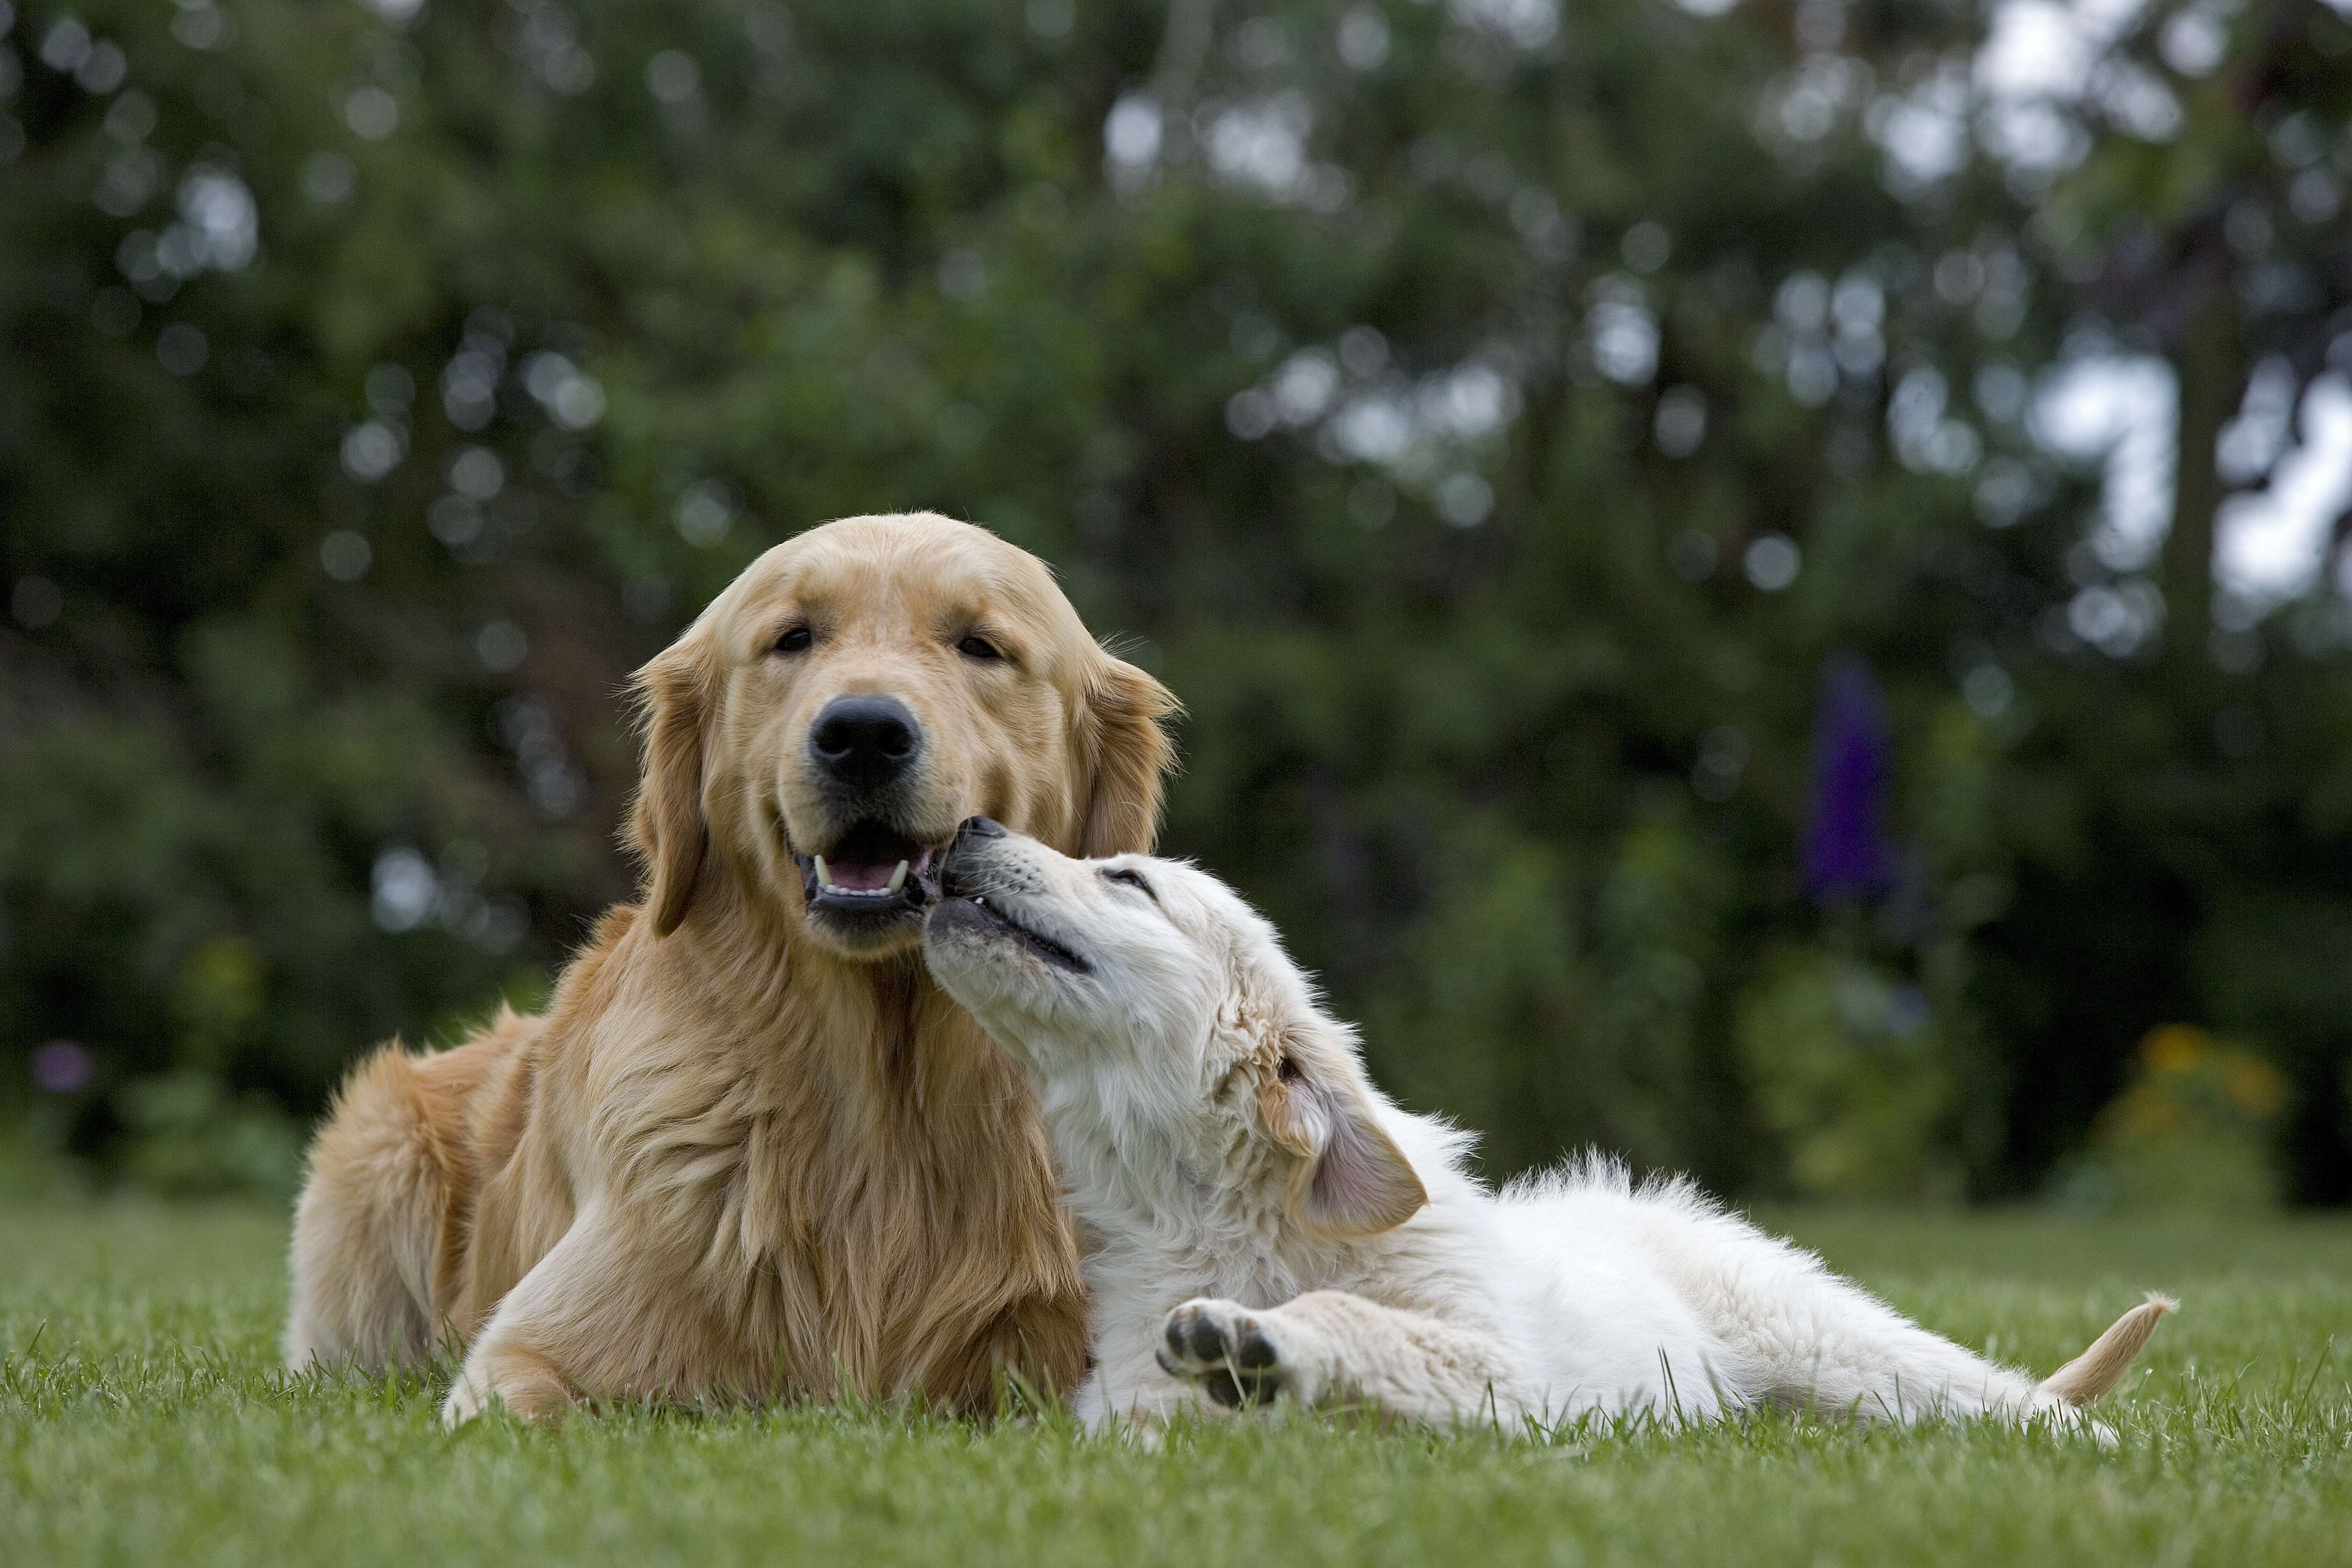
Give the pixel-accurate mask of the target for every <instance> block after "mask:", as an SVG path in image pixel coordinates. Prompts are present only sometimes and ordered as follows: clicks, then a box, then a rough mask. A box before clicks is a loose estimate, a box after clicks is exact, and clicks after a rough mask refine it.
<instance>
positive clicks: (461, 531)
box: [0, 0, 2352, 1210]
mask: <svg viewBox="0 0 2352 1568" xmlns="http://www.w3.org/2000/svg"><path fill="white" fill-rule="evenodd" d="M2347 5H2352V0H2073V3H2071V4H2064V3H2061V0H1904V3H1900V4H1896V3H1891V0H1853V3H1848V0H1798V3H1796V4H1793V5H1792V4H1789V3H1786V0H1679V4H1677V3H1675V0H1566V3H1561V0H1344V3H1342V0H1317V3H1311V4H1310V3H1288V0H1263V3H1255V0H1225V3H1222V4H1219V3H1214V0H1174V3H1173V4H1172V5H1167V4H1142V3H1128V0H1089V3H1088V4H1087V5H1077V4H1075V3H1074V0H984V3H983V0H969V3H958V0H855V3H845V0H792V3H791V4H779V3H777V0H667V3H665V4H662V5H652V4H646V3H644V0H373V4H371V5H362V4H355V3H352V0H137V3H135V4H133V3H131V0H123V3H121V4H115V3H90V4H84V5H80V6H79V8H77V9H73V10H67V9H62V8H59V7H58V6H56V5H50V4H48V3H47V0H13V3H12V0H0V595H5V598H6V610H7V614H6V616H5V618H0V1189H5V1190H12V1191H16V1192H19V1193H42V1192H60V1191H68V1190H75V1189H91V1188H113V1187H122V1186H132V1187H142V1188H146V1189H151V1190H154V1191H159V1192H165V1193H199V1192H218V1191H225V1190H251V1191H259V1192H265V1193H269V1192H274V1193H284V1192H286V1191H289V1190H290V1187H291V1184H292V1182H293V1180H294V1178H295V1173H296V1170H297V1160H298V1157H299V1147H300V1142H301V1139H302V1137H303V1134H304V1130H305V1128H306V1126H307V1124H308V1121H309V1120H310V1118H312V1117H314V1116H315V1115H316V1114H317V1113H318V1112H319V1111H320V1109H321V1107H322V1106H323V1104H324V1102H325V1097H326V1096H327V1094H328V1092H329V1090H330V1089H331V1086H332V1084H333V1083H334V1081H335V1079H336V1078H337V1076H338V1074H339V1073H340V1071H341V1068H342V1067H343V1066H344V1065H345V1064H346V1063H348V1062H349V1061H350V1060H351V1059H352V1057H353V1056H354V1054H355V1053H357V1052H359V1051H360V1050H362V1049H363V1048H364V1047H366V1046H368V1045H369V1043H371V1042H373V1041H375V1040H378V1039H381V1038H383V1037H387V1036H390V1035H392V1034H394V1032H398V1033H400V1034H401V1035H403V1036H404V1037H406V1038H407V1039H409V1040H410V1041H412V1042H417V1041H425V1040H433V1041H439V1042H445V1043H446V1041H448V1040H450V1039H452V1038H454V1037H455V1036H456V1034H457V1032H458V1031H459V1030H461V1029H462V1028H463V1027H464V1026H466V1025H467V1022H468V1021H470V1020H473V1019H476V1018H478V1017H480V1016H482V1015H483V1014H484V1013H485V1012H486V1011H487V1010H488V1008H489V1007H490V1006H492V1005H494V1004H495V1003H496V1002H497V1000H498V999H499V998H500V997H501V996H504V997H509V998H511V999H513V1000H515V1001H516V1002H518V1003H519V1004H521V1005H532V1004H533V1003H535V1002H536V1001H537V1000H538V999H539V998H540V997H541V996H543V994H544V993H545V989H546V987H547V984H548V981H549V976H550V975H551V973H552V972H553V970H554V969H555V968H556V967H557V966H558V965H560V964H561V963H562V960H563V958H564V955H565V954H566V952H567V951H568V950H569V949H570V948H571V947H572V945H573V944H575V943H577V942H579V941H581V940H582V938H583V934H584V931H585V929H586V922H587V921H589V920H590V919H591V918H592V917H593V915H594V913H595V912H596V911H597V910H600V909H601V908H602V907H603V906H604V905H605V904H607V903H608V902H610V901H612V900H617V899H622V898H625V897H627V896H628V895H629V892H630V888H631V884H630V878H629V875H628V872H627V869H626V867H625V864H624V862H623V860H622V859H621V858H620V857H619V855H618V854H617V852H616V850H615V847H614V825H615V823H616V820H617V818H618V816H619V814H620V811H621V809H622V806H623V805H624V803H625V799H626V796H627V793H628V791H629V789H630V787H631V785H632V784H633V782H634V779H635V743H634V741H633V739H632V737H631V734H630V732H629V731H628V729H627V725H626V720H625V711H624V709H623V707H622V704H621V703H620V702H619V700H617V692H618V689H620V687H621V685H622V683H623V681H624V679H625V677H626V675H627V672H628V671H629V670H630V669H632V668H634V667H635V666H636V665H637V664H638V663H639V662H641V661H642V660H644V659H645V658H646V657H647V656H649V655H650V654H652V653H653V652H654V651H655V650H656V649H658V648H659V647H662V646H664V644H665V643H667V641H668V640H669V639H670V638H671V637H674V636H675V635H676V634H677V631H678V630H679V629H680V628H681V627H682V626H684V625H685V624H686V623H687V621H688V619H690V618H691V616H693V615H694V613H695V612H696V611H697V610H698V608H699V607H700V606H701V605H702V604H703V603H704V602H705V601H706V600H707V599H708V598H709V595H712V594H713V593H714V592H715V591H716V590H717V589H718V588H719V587H720V586H721V585H722V584H725V583H726V582H727V581H728V580H729V579H730V577H731V576H732V575H733V574H735V573H736V572H737V571H738V570H740V568H741V567H742V566H743V564H744V563H747V562H748V561H749V560H751V558H752V556H753V555H755V554H756V553H757V552H760V551H761V550H762V549H764V548H765V547H767V546H768V545H770V544H772V543H773V542H776V541H777V540H779V539H782V538H783V537H785V536H787V535H789V534H791V533H793V531H797V530H799V529H802V528H804V527H807V526H809V525H810V524H812V523H814V522H817V521H823V520H825V519H828V518H833V517H836V516H841V515H845V514H848V513H855V512H863V511H879V510H893V509H900V508H919V507H928V508H936V509H938V510H942V511H946V512H950V513H952V514H954V515H957V516H961V517H967V518H971V519H973V520H975V521H980V522H982V523H985V524H986V525H987V526H989V527H991V528H992V529H994V530H996V531H999V532H1000V533H1002V534H1003V535H1004V536H1005V537H1006V538H1008V539H1010V540H1012V541H1013V542H1016V543H1019V544H1022V545H1024V546H1026V547H1027V548H1029V549H1031V550H1034V551H1035V552H1038V553H1039V554H1041V555H1042V556H1044V557H1045V559H1046V560H1048V561H1050V562H1051V563H1054V564H1055V567H1056V568H1057V569H1058V571H1059V572H1060V573H1061V574H1062V578H1063V581H1064V582H1065V584H1066V585H1067V587H1068V589H1069V592H1070V595H1071V597H1072V598H1073V599H1074V600H1075V601H1076V604H1077V605H1078V607H1079V609H1080V611H1081V613H1082V614H1083V615H1084V616H1086V617H1087V621H1088V623H1089V624H1090V625H1091V626H1093V627H1094V628H1095V629H1096V630H1097V632H1099V633H1101V634H1104V635H1105V636H1106V637H1108V638H1111V639H1112V640H1113V641H1114V643H1115V645H1116V646H1117V647H1119V648H1120V649H1121V650H1122V651H1124V652H1125V653H1126V654H1127V656H1128V657H1129V658H1133V659H1135V660H1137V661H1138V662H1139V663H1141V664H1142V665H1144V666H1145V667H1146V668H1150V669H1151V670H1153V671H1155V672H1156V673H1157V674H1159V675H1160V677H1161V678H1162V679H1165V680H1166V681H1167V682H1168V683H1169V684H1170V685H1171V686H1172V687H1173V688H1174V689H1175V690H1176V691H1177V693H1178V694H1179V695H1180V696H1181V698H1182V699H1183V700H1185V702H1186V703H1187V704H1188V705H1189V706H1190V709H1191V716H1190V718H1189V719H1188V720H1187V721H1185V722H1184V724H1183V725H1182V727H1181V744H1182V748H1183V752H1184V759H1185V772H1184V774H1183V776H1182V778H1181V780H1180V781H1179V782H1178V783H1177V784H1176V786H1175V789H1174V793H1173V796H1172V800H1171V812H1170V816H1169V823H1168V830H1167V835H1166V839H1165V847H1166V848H1168V849H1169V850H1170V851H1171V852H1175V853H1180V854H1184V855H1191V856H1197V857H1199V858H1201V859H1202V860H1203V861H1204V862H1206V863H1207V864H1208V865H1209V866H1210V867H1211V868H1214V869H1215V870H1217V871H1219V872H1221V873H1223V875H1225V876H1226V877H1228V878H1230V879H1233V880H1234V881H1236V882H1238V883H1239V884H1240V885H1241V886H1242V887H1243V888H1244V890H1245V891H1246V892H1247V893H1248V894H1249V895H1250V896H1251V897H1252V898H1253V899H1255V900H1257V901H1258V902H1259V903H1260V905H1261V906H1262V907H1263V908H1264V909H1265V910H1266V911H1267V912H1268V913H1269V914H1270V915H1271V916H1272V917H1273V918H1274V919H1275V920H1276V921H1278V922H1279V923H1280V924H1281V926H1282V927H1283V929H1284V930H1285V931H1286V933H1287V934H1288V937H1289V940H1290V942H1291V943H1292V945H1293V946H1294V948H1295V950H1296V951H1297V952H1298V953H1299V954H1300V956H1301V957H1302V958H1303V959H1305V960H1306V961H1307V963H1310V964H1312V965H1314V966H1315V967H1316V968H1318V970H1320V971H1321V972H1322V973H1323V974H1324V976H1325V977H1326V980H1327V983H1328V986H1329V988H1330V991H1331V993H1332V994H1333V996H1334V998H1335V1001H1336V1003H1337V1005H1338V1006H1339V1008H1340V1009H1341V1010H1342V1011H1343V1012H1344V1013H1345V1014H1346V1015H1347V1016H1351V1017H1354V1018H1359V1019H1360V1020H1362V1021H1363V1023H1364V1025H1365V1027H1366V1032H1367V1037H1368V1041H1369V1050H1370V1056H1371V1058H1372V1061H1373V1066H1374V1068H1375V1070H1376V1072H1377V1073H1378V1074H1379V1075H1380V1076H1381V1079H1383V1081H1384V1082H1385V1083H1386V1084H1387V1085H1388V1086H1389V1087H1390V1088H1391V1089H1392V1090H1394V1091H1395V1092H1396V1093H1397V1094H1398V1095H1399V1096H1400V1098H1402V1100H1405V1101H1406V1102H1408V1103H1409V1104H1410V1105H1412V1106H1413V1107H1415V1108H1418V1109H1424V1110H1444V1111H1447V1112H1450V1113H1452V1114H1454V1115H1455V1116H1456V1117H1458V1118H1460V1119H1461V1120H1462V1121H1465V1123H1467V1124H1468V1125H1471V1126H1473V1127H1475V1128H1478V1129H1481V1130H1482V1131H1485V1133H1486V1143H1485V1153H1484V1160H1485V1163H1486V1169H1487V1171H1488V1172H1489V1173H1493V1174H1496V1175H1501V1174H1507V1173H1511V1172H1514V1171H1517V1170H1521V1169H1524V1168H1526V1167H1528V1166H1529V1165H1530V1164H1534V1163H1541V1162H1545V1161H1549V1160H1550V1159H1553V1158H1555V1157H1557V1156H1558V1155H1559V1154H1560V1153H1561V1152H1563V1151H1564V1150H1566V1149H1568V1148H1570V1147H1571V1146H1574V1145H1576V1144H1580V1143H1582V1142H1586V1141H1588V1140H1591V1141H1598V1142H1601V1143H1603V1144H1605V1145H1607V1146H1609V1147H1611V1148H1614V1149H1618V1150H1621V1151H1623V1152H1625V1153H1627V1154H1628V1155H1629V1156H1631V1157H1632V1158H1633V1160H1634V1161H1636V1162H1637V1163H1639V1164H1641V1165H1643V1166H1664V1165H1678V1166H1685V1167H1688V1168H1690V1169H1692V1170H1694V1171H1696V1173H1698V1174H1699V1175H1700V1176H1701V1178H1702V1179H1703V1180H1704V1181H1706V1183H1707V1184H1710V1185H1711V1186H1713V1187H1715V1188H1717V1189H1718V1190H1720V1191H1724V1192H1727V1193H1732V1194H1740V1195H1746V1196H1759V1197H1811V1198H1843V1199H1871V1200H1895V1201H1912V1202H1931V1203H1954V1202H1961V1201H1989V1200H2018V1199H2032V1200H2034V1201H2043V1202H2052V1203H2057V1204H2062V1205H2071V1206H2074V1207H2076V1208H2081V1209H2090V1210H2097V1209H2110V1208H2116V1207H2119V1206H2128V1205H2149V1204H2190V1205H2204V1206H2209V1207H2222V1208H2252V1207H2259V1206H2263V1205H2272V1204H2277V1203H2299V1204H2337V1203H2342V1202H2345V1201H2346V1200H2347V1198H2352V1100H2347V1088H2352V1079H2348V1078H2347V1075H2352V598H2347V590H2352V553H2347V536H2352V190H2347V186H2352V123H2347V115H2352V10H2347Z"/></svg>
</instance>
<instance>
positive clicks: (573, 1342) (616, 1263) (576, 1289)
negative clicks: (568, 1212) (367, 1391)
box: [441, 1209, 697, 1426]
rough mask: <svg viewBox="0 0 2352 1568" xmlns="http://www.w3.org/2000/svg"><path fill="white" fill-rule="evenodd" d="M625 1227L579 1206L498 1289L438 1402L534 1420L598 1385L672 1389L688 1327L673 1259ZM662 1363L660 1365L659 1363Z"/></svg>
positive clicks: (463, 1415) (455, 1419) (462, 1417)
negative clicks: (632, 1242) (546, 1246)
mask: <svg viewBox="0 0 2352 1568" xmlns="http://www.w3.org/2000/svg"><path fill="white" fill-rule="evenodd" d="M631 1228H632V1227H630V1226H626V1225H625V1224H624V1223H616V1222H615V1221H614V1219H613V1218H612V1217H611V1216H610V1215H606V1214H604V1213H602V1212H599V1211H597V1210H593V1209H583V1211H582V1212H581V1214H580V1215H579V1216H578V1217H577V1218H576V1219H575V1220H574V1221H573V1223H572V1228H571V1230H569V1231H568V1232H566V1233H565V1234H564V1237H563V1239H562V1240H561V1241H559V1242H557V1243H556V1244H555V1246H554V1247H552V1248H551V1249H550V1250H549V1252H548V1254H547V1256H546V1257H544V1258H541V1259H540V1260H539V1262H538V1264H537V1265H536V1266H534V1267H533V1268H531V1270H530V1273H528V1274H526V1275H524V1276H523V1277H522V1279H520V1281H518V1282H517V1283H516V1285H515V1288H514V1289H511V1290H509V1291H508V1292H507V1294H506V1297H505V1299H504V1300H501V1301H500V1302H499V1305H498V1310H496V1311H494V1312H492V1313H491V1314H490V1321H488V1323H486V1324H484V1325H483V1327H482V1331H481V1332H480V1333H479V1334H478V1336H476V1338H475V1340H474V1346H473V1350H472V1351H471V1352H470V1353H468V1354H467V1357H466V1364H465V1367H464V1368H463V1369H462V1370H461V1371H460V1372H459V1373H458V1374H457V1381H456V1383H455V1384H452V1385H451V1387H450V1389H449V1395H448V1397H447V1399H446V1400H445V1401H443V1403H442V1405H441V1422H442V1425H443V1426H459V1425H461V1424H463V1423H465V1422H467V1421H470V1420H472V1419H473V1418H474V1417H475V1416H477V1415H480V1414H481V1413H482V1412H483V1411H484V1410H486V1409H488V1407H489V1406H490V1405H493V1404H498V1405H504V1406H506V1408H507V1409H509V1410H510V1411H512V1412H514V1413H515V1414H516V1415H527V1416H530V1417H532V1418H534V1419H541V1420H544V1419H549V1418H551V1417H555V1416H560V1415H562V1414H563V1412H564V1411H566V1410H567V1409H569V1408H570V1407H571V1406H572V1405H574V1404H576V1403H578V1402H579V1401H580V1400H582V1399H583V1398H586V1397H590V1396H592V1395H599V1394H619V1395H623V1396H625V1397H636V1398H652V1397H662V1396H666V1395H669V1394H674V1393H676V1392H677V1388H676V1386H675V1384H677V1382H678V1381H679V1380H680V1374H681V1373H687V1374H688V1376H689V1377H690V1369H689V1367H688V1363H690V1362H691V1360H692V1359H693V1358H692V1356H691V1354H690V1353H689V1352H690V1347H692V1346H693V1345H694V1344H695V1343H696V1342H697V1336H696V1335H695V1334H694V1333H693V1332H692V1331H691V1328H690V1326H689V1325H687V1324H685V1323H683V1322H681V1321H677V1319H678V1315H679V1314H678V1311H677V1307H678V1304H679V1303H680V1302H681V1301H682V1300H684V1298H685V1296H686V1294H687V1292H686V1290H685V1289H684V1288H683V1284H682V1279H683V1276H684V1274H685V1272H686V1270H685V1269H684V1268H681V1267H679V1266H678V1260H677V1259H674V1258H667V1257H659V1256H648V1255H647V1254H646V1249H645V1248H642V1247H630V1246H629V1245H628V1244H627V1240H626V1237H627V1236H628V1234H629V1232H630V1230H631ZM665 1367H666V1368H667V1369H668V1370H667V1373H665V1372H664V1371H663V1370H662V1369H663V1368H665Z"/></svg>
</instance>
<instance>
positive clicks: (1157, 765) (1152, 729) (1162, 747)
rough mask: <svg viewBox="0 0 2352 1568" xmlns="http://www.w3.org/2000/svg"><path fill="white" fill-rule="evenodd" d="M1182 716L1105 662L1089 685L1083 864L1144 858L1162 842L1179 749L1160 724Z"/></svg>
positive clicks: (1143, 678)
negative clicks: (1163, 807)
mask: <svg viewBox="0 0 2352 1568" xmlns="http://www.w3.org/2000/svg"><path fill="white" fill-rule="evenodd" d="M1181 711H1183V705H1182V704H1181V703H1180V702H1178V701H1177V700H1176V698H1175V694H1174V693H1172V692H1171V691H1170V690H1169V689H1167V688H1166V687H1164V686H1162V685H1160V682H1158V681H1156V680H1154V679H1151V677H1150V676H1148V675H1146V674H1144V673H1143V671H1141V670H1139V669H1138V668H1135V666H1133V665H1131V664H1128V663H1126V662H1124V661H1123V660H1120V659H1116V658H1110V657H1109V656H1108V655H1105V656H1104V658H1103V659H1102V661H1101V664H1100V667H1099V668H1097V670H1096V671H1095V675H1094V679H1092V680H1090V681H1088V682H1087V718H1086V723H1087V729H1088V735H1087V744H1086V747H1085V755H1086V758H1087V763H1088V770H1089V771H1088V778H1087V788H1086V794H1085V797H1084V798H1085V802H1086V804H1085V805H1084V807H1083V808H1082V814H1081V816H1080V817H1079V819H1078V841H1077V844H1076V847H1075V853H1076V855H1077V856H1078V858H1080V859H1084V860H1098V859H1101V858H1103V857H1105V856H1107V855H1140V854H1144V853H1146V852H1148V851H1149V850H1150V848H1151V841H1152V840H1153V839H1154V838H1156V837H1159V835H1160V789H1161V786H1162V784H1164V783H1165V782H1166V780H1167V777H1168V775H1169V773H1171V772H1173V771H1174V770H1175V767H1176V748H1175V747H1174V746H1173V745H1172V744H1171V743H1170V742H1169V740H1168V733H1167V731H1165V730H1163V729H1161V728H1160V721H1161V720H1163V719H1169V718H1173V717H1174V716H1175V715H1176V714H1178V713H1181Z"/></svg>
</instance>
